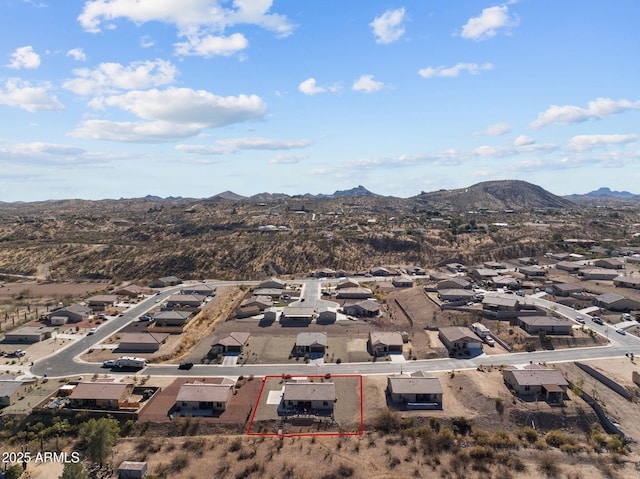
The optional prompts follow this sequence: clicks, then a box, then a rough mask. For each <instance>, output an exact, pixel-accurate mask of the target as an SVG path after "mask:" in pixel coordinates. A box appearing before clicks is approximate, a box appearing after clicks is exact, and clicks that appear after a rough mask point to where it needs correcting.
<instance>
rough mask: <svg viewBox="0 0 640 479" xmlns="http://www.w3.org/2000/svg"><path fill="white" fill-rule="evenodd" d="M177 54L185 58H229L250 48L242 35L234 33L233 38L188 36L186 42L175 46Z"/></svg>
mask: <svg viewBox="0 0 640 479" xmlns="http://www.w3.org/2000/svg"><path fill="white" fill-rule="evenodd" d="M174 46H175V48H176V53H177V54H178V55H185V56H202V57H205V58H209V57H212V56H216V55H218V56H223V57H229V56H231V55H233V54H235V53H237V52H239V51H241V50H244V49H245V48H247V47H248V46H249V42H248V41H247V39H246V38H245V36H244V35H242V34H241V33H234V34H233V35H231V36H228V37H225V36H216V35H205V36H202V37H200V36H197V35H195V36H193V35H188V36H187V41H186V42H180V43H176V44H174Z"/></svg>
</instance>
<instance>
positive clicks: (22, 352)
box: [9, 349, 27, 358]
mask: <svg viewBox="0 0 640 479" xmlns="http://www.w3.org/2000/svg"><path fill="white" fill-rule="evenodd" d="M26 354H27V352H26V351H25V350H24V349H16V350H15V351H14V352H12V353H10V354H9V356H12V357H14V358H21V357H22V356H26Z"/></svg>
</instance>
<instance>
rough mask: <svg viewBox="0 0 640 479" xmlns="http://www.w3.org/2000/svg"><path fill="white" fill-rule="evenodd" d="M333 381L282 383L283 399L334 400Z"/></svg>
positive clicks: (334, 387) (334, 389)
mask: <svg viewBox="0 0 640 479" xmlns="http://www.w3.org/2000/svg"><path fill="white" fill-rule="evenodd" d="M335 399H336V385H335V384H334V383H312V382H295V383H287V384H285V385H284V400H285V401H334V400H335Z"/></svg>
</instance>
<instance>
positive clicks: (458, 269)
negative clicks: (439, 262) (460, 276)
mask: <svg viewBox="0 0 640 479" xmlns="http://www.w3.org/2000/svg"><path fill="white" fill-rule="evenodd" d="M445 268H447V269H448V270H449V271H451V272H452V273H464V272H465V271H466V270H467V267H466V266H465V265H463V264H462V263H455V262H454V263H447V264H446V265H445Z"/></svg>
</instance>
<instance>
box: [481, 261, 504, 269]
mask: <svg viewBox="0 0 640 479" xmlns="http://www.w3.org/2000/svg"><path fill="white" fill-rule="evenodd" d="M483 266H484V267H485V268H489V269H506V268H507V265H505V264H504V263H500V262H498V261H486V262H485V263H484V264H483Z"/></svg>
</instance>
